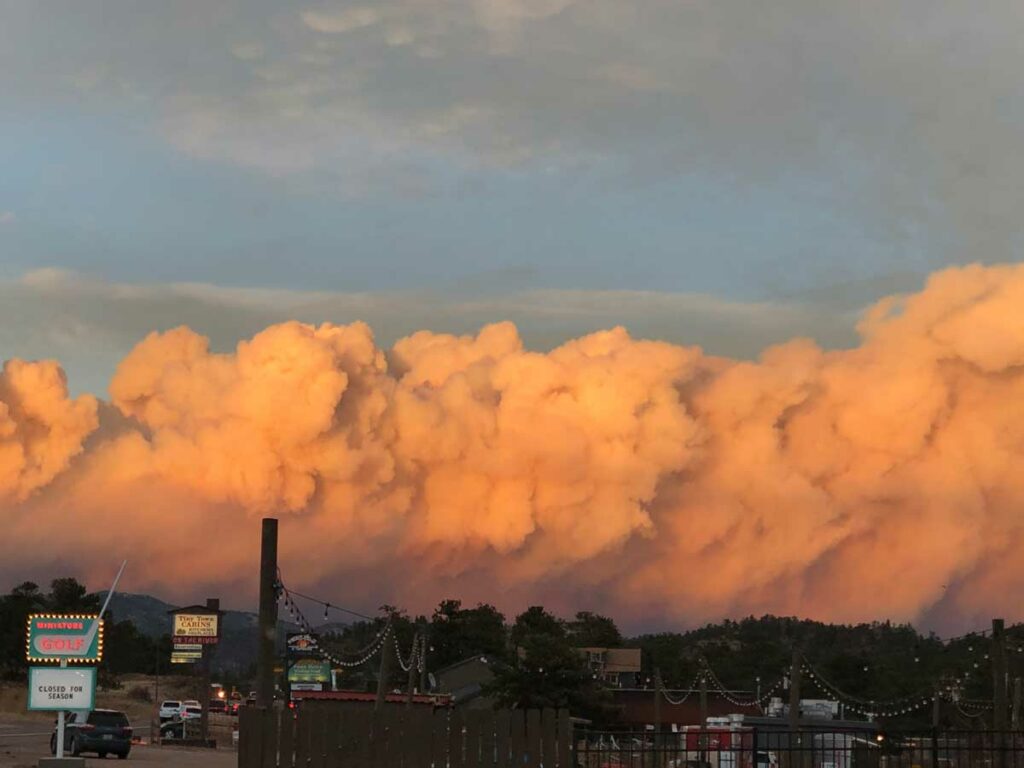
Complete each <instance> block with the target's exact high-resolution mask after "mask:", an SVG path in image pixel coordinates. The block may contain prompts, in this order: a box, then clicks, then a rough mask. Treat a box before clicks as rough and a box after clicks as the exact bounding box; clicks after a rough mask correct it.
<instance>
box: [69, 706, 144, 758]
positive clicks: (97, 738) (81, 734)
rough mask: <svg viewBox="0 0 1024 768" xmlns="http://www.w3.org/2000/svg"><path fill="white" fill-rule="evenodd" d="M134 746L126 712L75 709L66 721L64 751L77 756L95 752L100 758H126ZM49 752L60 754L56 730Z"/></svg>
mask: <svg viewBox="0 0 1024 768" xmlns="http://www.w3.org/2000/svg"><path fill="white" fill-rule="evenodd" d="M131 748H132V728H131V725H130V724H129V723H128V716H127V715H125V713H124V712H118V711H117V710H113V709H94V710H92V711H91V712H72V713H71V714H69V715H68V717H67V719H66V720H65V723H64V752H65V754H69V755H73V756H74V757H78V756H79V755H80V754H82V753H83V752H95V753H96V754H97V755H99V756H100V757H101V758H103V757H106V756H107V755H117V756H118V757H119V758H121V759H122V760H124V759H125V758H126V757H128V753H129V752H130V751H131ZM50 753H51V754H54V755H56V754H57V729H56V728H54V729H53V735H52V736H51V737H50Z"/></svg>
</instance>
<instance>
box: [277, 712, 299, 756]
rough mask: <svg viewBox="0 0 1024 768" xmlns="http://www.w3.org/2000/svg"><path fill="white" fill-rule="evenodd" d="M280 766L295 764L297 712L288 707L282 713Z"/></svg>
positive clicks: (279, 749)
mask: <svg viewBox="0 0 1024 768" xmlns="http://www.w3.org/2000/svg"><path fill="white" fill-rule="evenodd" d="M278 752H279V753H280V757H279V758H278V762H277V764H278V766H279V767H280V768H292V766H294V765H295V712H293V711H292V710H290V709H288V708H287V707H285V708H284V710H283V711H282V712H281V714H280V729H279V736H278Z"/></svg>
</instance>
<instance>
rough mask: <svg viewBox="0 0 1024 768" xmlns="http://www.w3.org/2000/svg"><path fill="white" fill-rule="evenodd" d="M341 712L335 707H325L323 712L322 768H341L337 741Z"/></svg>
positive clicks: (339, 734) (338, 739)
mask: <svg viewBox="0 0 1024 768" xmlns="http://www.w3.org/2000/svg"><path fill="white" fill-rule="evenodd" d="M340 723H341V712H340V711H339V710H338V708H337V707H336V706H327V707H325V712H324V768H340V767H341V751H340V750H339V748H338V746H339V741H340V736H341V733H340V731H341V729H340V727H339V726H340Z"/></svg>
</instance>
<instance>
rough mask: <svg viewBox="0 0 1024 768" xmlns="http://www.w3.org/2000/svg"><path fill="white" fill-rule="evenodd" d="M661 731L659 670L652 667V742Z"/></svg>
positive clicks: (656, 741) (656, 739)
mask: <svg viewBox="0 0 1024 768" xmlns="http://www.w3.org/2000/svg"><path fill="white" fill-rule="evenodd" d="M659 731H661V670H660V669H658V668H657V667H655V668H654V743H655V745H657V743H658V733H659Z"/></svg>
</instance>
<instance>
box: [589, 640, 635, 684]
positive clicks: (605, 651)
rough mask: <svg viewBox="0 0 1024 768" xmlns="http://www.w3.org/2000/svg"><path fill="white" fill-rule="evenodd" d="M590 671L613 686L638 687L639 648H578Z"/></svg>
mask: <svg viewBox="0 0 1024 768" xmlns="http://www.w3.org/2000/svg"><path fill="white" fill-rule="evenodd" d="M576 650H577V651H578V652H579V653H580V654H582V655H583V656H584V658H586V660H587V666H588V667H589V669H590V671H591V672H592V673H593V674H594V675H596V676H597V677H598V678H599V679H601V680H603V681H604V682H605V684H606V685H608V686H609V687H611V688H636V687H637V686H638V685H639V684H640V649H639V648H577V649H576Z"/></svg>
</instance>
